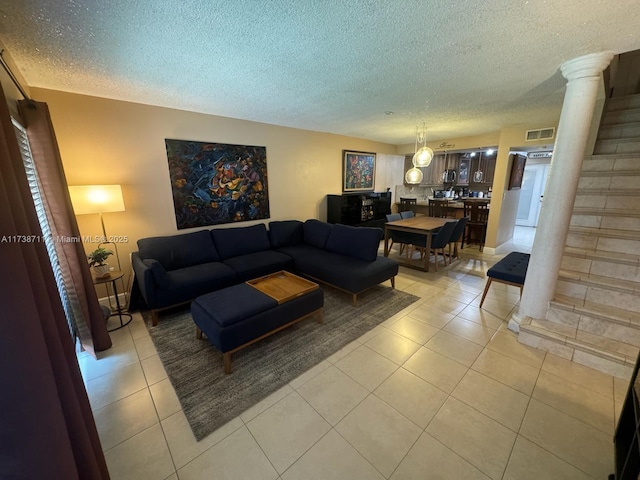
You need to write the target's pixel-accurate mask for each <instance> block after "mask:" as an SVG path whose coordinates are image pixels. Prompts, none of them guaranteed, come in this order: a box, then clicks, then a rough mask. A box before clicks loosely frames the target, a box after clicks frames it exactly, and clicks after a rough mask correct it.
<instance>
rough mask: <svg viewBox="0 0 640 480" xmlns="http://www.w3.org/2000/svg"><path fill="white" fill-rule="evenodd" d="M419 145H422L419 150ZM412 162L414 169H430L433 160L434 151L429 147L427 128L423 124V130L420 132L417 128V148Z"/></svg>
mask: <svg viewBox="0 0 640 480" xmlns="http://www.w3.org/2000/svg"><path fill="white" fill-rule="evenodd" d="M418 144H420V145H422V146H421V147H420V148H418ZM415 152H416V153H414V154H413V158H412V159H411V162H412V163H413V166H414V168H416V167H428V166H429V165H431V160H433V150H431V149H430V148H429V147H427V126H426V125H425V123H424V122H423V123H422V130H418V127H416V147H415Z"/></svg>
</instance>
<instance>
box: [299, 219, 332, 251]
mask: <svg viewBox="0 0 640 480" xmlns="http://www.w3.org/2000/svg"><path fill="white" fill-rule="evenodd" d="M332 227H333V225H331V224H330V223H326V222H321V221H320V220H314V219H310V220H307V221H306V222H304V226H303V231H304V243H307V244H309V245H311V246H313V247H316V248H324V247H325V245H326V244H327V239H328V238H329V234H330V233H331V229H332Z"/></svg>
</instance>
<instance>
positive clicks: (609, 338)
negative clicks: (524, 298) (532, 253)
mask: <svg viewBox="0 0 640 480" xmlns="http://www.w3.org/2000/svg"><path fill="white" fill-rule="evenodd" d="M519 341H520V342H522V343H525V344H528V345H531V346H535V347H538V348H542V349H544V350H547V351H550V352H552V353H555V354H557V355H560V356H561V357H563V358H567V359H569V360H573V361H574V362H576V363H581V364H583V365H587V366H589V367H592V368H596V369H598V370H601V371H604V372H606V373H610V374H613V375H616V376H619V377H623V378H628V377H630V375H631V373H632V370H633V366H634V364H635V361H636V358H637V355H638V351H639V350H640V95H630V96H626V97H620V98H614V99H609V100H608V101H607V104H606V106H605V112H604V113H603V116H602V119H601V123H600V129H599V131H598V138H597V141H596V145H595V148H594V154H593V155H591V156H589V157H587V158H585V160H584V162H583V165H582V171H581V175H580V182H579V185H578V192H577V195H576V200H575V204H574V209H573V214H572V218H571V224H570V228H569V235H568V237H567V242H566V246H565V250H564V255H563V259H562V265H561V270H560V274H559V278H558V284H557V286H556V292H555V296H554V299H553V300H552V301H551V304H550V306H549V310H548V312H547V317H546V319H544V320H535V319H530V318H527V319H525V320H524V321H523V322H522V324H521V325H520V335H519Z"/></svg>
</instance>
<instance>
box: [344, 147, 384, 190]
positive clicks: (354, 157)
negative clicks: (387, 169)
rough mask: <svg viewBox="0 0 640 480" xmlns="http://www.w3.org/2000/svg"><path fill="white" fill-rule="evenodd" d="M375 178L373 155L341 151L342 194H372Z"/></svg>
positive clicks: (374, 157) (374, 156)
mask: <svg viewBox="0 0 640 480" xmlns="http://www.w3.org/2000/svg"><path fill="white" fill-rule="evenodd" d="M375 176H376V154H375V153H371V152H356V151H352V150H343V151H342V191H343V192H372V191H373V187H374V179H375Z"/></svg>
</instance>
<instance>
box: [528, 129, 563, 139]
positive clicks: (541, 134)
mask: <svg viewBox="0 0 640 480" xmlns="http://www.w3.org/2000/svg"><path fill="white" fill-rule="evenodd" d="M555 133H556V129H555V128H553V127H551V128H540V129H538V130H527V133H526V134H525V136H524V140H525V142H532V141H534V140H550V139H552V138H553V136H554V135H555Z"/></svg>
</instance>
